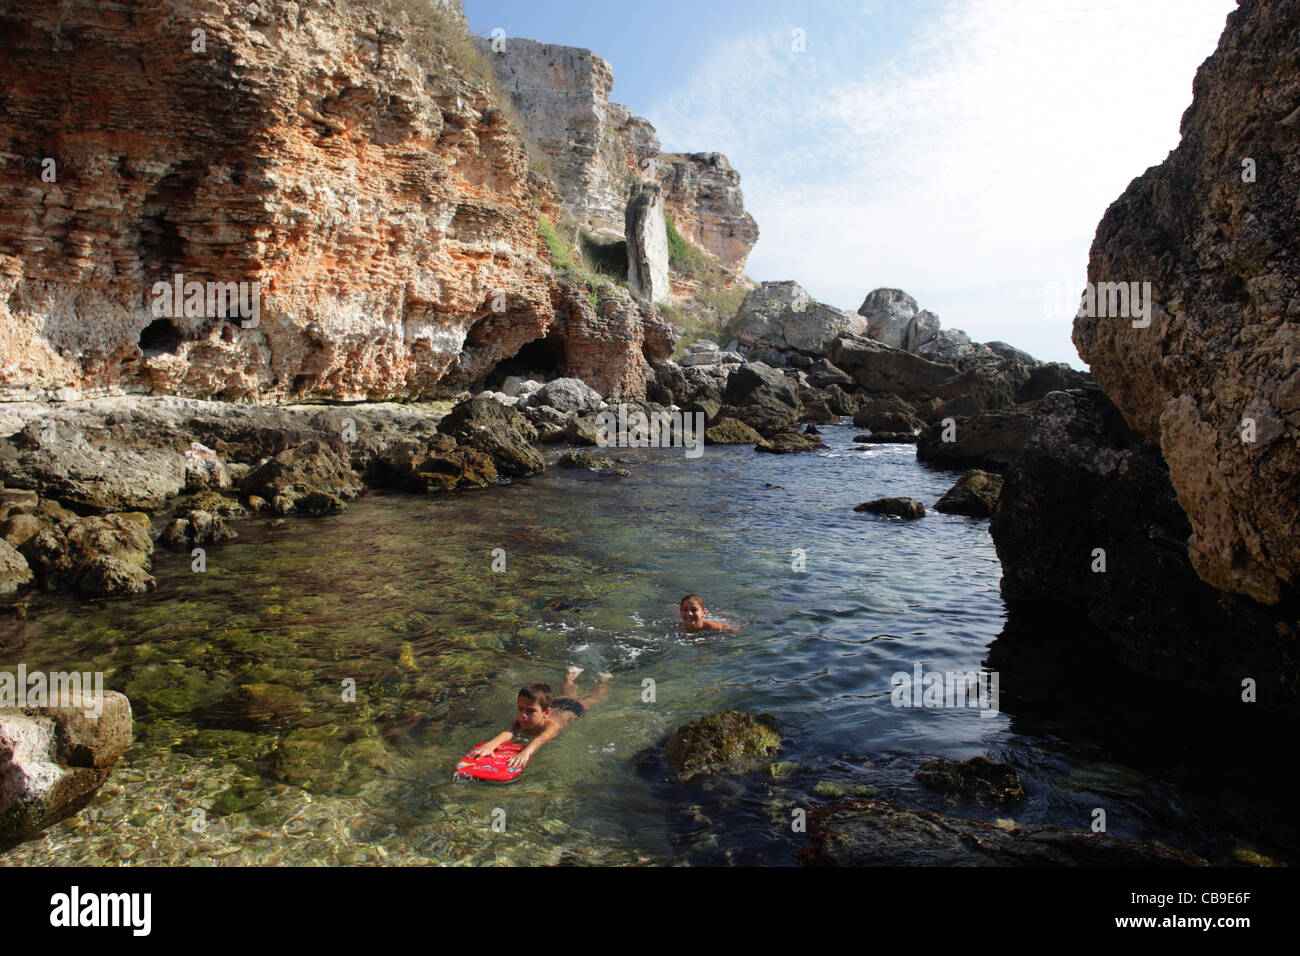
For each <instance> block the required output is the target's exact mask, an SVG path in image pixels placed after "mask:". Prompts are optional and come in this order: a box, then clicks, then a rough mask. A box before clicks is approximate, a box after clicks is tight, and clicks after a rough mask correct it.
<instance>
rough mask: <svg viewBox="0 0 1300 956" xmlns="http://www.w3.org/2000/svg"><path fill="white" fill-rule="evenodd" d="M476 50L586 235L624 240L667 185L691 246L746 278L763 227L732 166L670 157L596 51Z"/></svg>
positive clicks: (482, 44) (519, 45) (672, 211)
mask: <svg viewBox="0 0 1300 956" xmlns="http://www.w3.org/2000/svg"><path fill="white" fill-rule="evenodd" d="M476 42H477V44H478V47H479V50H480V51H481V52H482V53H483V54H484V55H485V56H487V57H488V58H489V59H490V62H491V63H492V67H493V69H494V70H495V71H496V76H497V83H498V85H499V87H500V88H501V90H502V92H503V94H504V95H505V96H507V97H509V99H510V101H511V103H512V104H513V105H514V107H515V109H517V110H518V112H519V115H520V117H521V119H522V122H523V126H524V133H525V135H526V136H527V138H528V141H529V143H530V144H531V145H532V147H533V149H534V150H535V152H536V153H537V154H539V155H540V156H542V157H544V158H545V160H546V163H547V164H548V165H549V166H550V170H551V172H552V174H553V176H554V180H555V183H556V186H557V187H558V188H559V191H560V194H561V196H562V197H563V199H564V202H565V207H566V209H567V210H568V212H569V213H570V215H572V216H573V218H574V219H575V220H576V221H577V222H578V223H579V224H580V225H583V226H585V227H587V228H589V229H591V230H592V231H594V232H596V233H604V234H608V235H614V234H617V235H620V236H621V235H622V234H623V210H624V207H625V206H626V203H627V200H628V197H629V195H630V193H631V190H632V188H633V186H635V185H636V184H637V183H639V182H651V183H658V184H659V185H660V186H661V187H662V188H663V193H664V207H665V210H666V212H667V214H668V215H669V216H670V217H671V218H672V219H673V222H674V225H675V226H676V227H677V230H678V232H679V233H680V234H681V235H682V237H683V238H684V239H686V240H687V241H688V242H690V243H692V244H694V245H695V246H697V247H698V248H699V249H701V250H703V251H705V252H707V253H709V254H710V255H712V256H714V257H715V258H716V259H717V260H718V262H719V263H720V264H721V266H722V268H723V269H724V270H725V271H726V273H727V275H728V278H729V279H730V280H731V281H732V282H735V281H737V280H740V279H741V278H742V275H743V272H744V269H745V260H746V259H747V258H748V257H749V252H750V250H751V249H752V248H753V247H754V243H756V242H757V241H758V226H757V224H756V223H755V222H754V219H753V217H752V216H750V215H749V214H748V213H747V212H745V203H744V197H743V195H742V194H741V191H740V174H739V173H737V172H736V171H735V170H734V169H732V168H731V165H730V164H729V163H728V162H727V158H726V157H725V156H723V155H722V154H721V153H690V154H686V155H677V154H667V153H660V151H659V139H658V137H657V136H656V135H655V130H654V127H653V126H651V125H650V123H649V122H648V121H646V120H644V119H642V118H641V117H639V116H633V115H631V113H630V112H629V111H628V109H627V107H625V106H622V105H620V104H618V103H611V102H610V100H609V95H610V92H611V91H612V89H613V87H614V71H613V69H612V68H611V67H610V65H609V63H607V62H606V61H605V60H603V59H601V58H600V57H599V56H597V55H596V54H595V53H593V52H591V51H590V50H583V49H579V48H576V47H566V46H556V45H554V44H549V43H539V42H537V41H536V40H528V39H522V38H516V37H506V38H503V39H502V40H500V41H498V42H497V43H496V45H495V48H494V45H493V42H492V40H491V39H486V38H479V39H477V40H476Z"/></svg>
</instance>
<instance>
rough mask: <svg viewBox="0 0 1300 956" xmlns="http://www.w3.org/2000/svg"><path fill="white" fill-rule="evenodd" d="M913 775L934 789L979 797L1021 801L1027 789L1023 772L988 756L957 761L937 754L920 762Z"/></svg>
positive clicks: (980, 798)
mask: <svg viewBox="0 0 1300 956" xmlns="http://www.w3.org/2000/svg"><path fill="white" fill-rule="evenodd" d="M913 776H915V777H916V779H917V780H919V781H921V783H923V784H925V785H926V786H927V787H929V788H930V789H931V790H937V791H939V792H940V793H954V794H958V795H960V796H963V797H972V798H974V799H976V800H983V799H989V800H998V801H1011V800H1022V799H1024V796H1025V788H1024V786H1023V785H1022V784H1021V783H1020V774H1018V773H1016V768H1015V767H1012V766H1011V765H1010V764H1005V763H994V762H993V761H992V760H989V759H988V758H987V757H972V758H971V759H970V760H964V761H960V762H959V761H956V760H947V759H945V758H943V757H938V758H936V759H934V760H931V761H928V762H926V763H924V764H922V765H921V767H920V769H918V770H917V771H916V773H915V774H913Z"/></svg>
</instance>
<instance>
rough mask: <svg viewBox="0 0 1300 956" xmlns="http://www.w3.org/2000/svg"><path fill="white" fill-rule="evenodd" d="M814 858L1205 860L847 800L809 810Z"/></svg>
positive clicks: (817, 861) (932, 862)
mask: <svg viewBox="0 0 1300 956" xmlns="http://www.w3.org/2000/svg"><path fill="white" fill-rule="evenodd" d="M808 822H809V827H808V837H809V839H810V841H811V842H812V844H813V847H812V850H811V851H809V852H808V853H807V854H806V856H805V859H806V860H807V862H809V863H812V864H813V865H816V866H1205V865H1206V863H1205V860H1203V859H1201V858H1200V857H1197V856H1193V855H1192V854H1190V853H1185V852H1183V851H1182V850H1176V849H1173V848H1171V847H1166V846H1162V845H1160V844H1139V843H1133V842H1130V841H1128V840H1121V839H1118V838H1116V837H1112V836H1107V835H1105V834H1098V833H1081V832H1077V831H1073V830H1066V829H1064V828H1063V827H1058V826H1024V827H1021V826H1015V827H1014V828H1012V829H1006V828H1003V827H996V826H992V825H990V824H987V823H982V822H980V821H978V820H962V819H958V818H955V817H946V816H941V815H939V814H936V813H924V812H921V811H918V810H908V809H905V808H903V807H900V806H896V805H894V804H891V803H883V802H879V801H875V800H859V801H849V802H845V803H840V804H836V805H835V806H832V807H828V808H826V809H816V810H813V811H812V812H811V813H809V815H808Z"/></svg>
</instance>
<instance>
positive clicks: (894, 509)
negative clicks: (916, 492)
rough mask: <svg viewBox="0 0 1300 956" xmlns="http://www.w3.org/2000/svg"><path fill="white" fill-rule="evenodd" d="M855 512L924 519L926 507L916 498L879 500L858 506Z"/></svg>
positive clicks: (855, 507)
mask: <svg viewBox="0 0 1300 956" xmlns="http://www.w3.org/2000/svg"><path fill="white" fill-rule="evenodd" d="M853 510H854V511H870V512H871V513H872V514H878V515H892V516H893V517H895V518H924V517H925V505H923V504H921V502H919V501H917V500H916V499H915V498H877V499H876V500H875V501H867V502H864V503H863V504H860V505H856V506H854V508H853Z"/></svg>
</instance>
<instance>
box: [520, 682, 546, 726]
mask: <svg viewBox="0 0 1300 956" xmlns="http://www.w3.org/2000/svg"><path fill="white" fill-rule="evenodd" d="M550 712H551V685H550V684H543V683H542V682H541V681H539V680H535V681H533V682H532V683H531V684H525V685H524V686H523V687H521V688H519V699H518V700H516V701H515V719H516V720H518V721H519V726H520V727H527V728H530V729H531V728H533V727H540V726H541V725H542V723H543V722H544V721H545V720H546V718H547V715H549V714H550Z"/></svg>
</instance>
